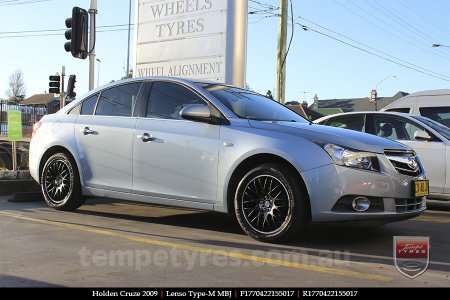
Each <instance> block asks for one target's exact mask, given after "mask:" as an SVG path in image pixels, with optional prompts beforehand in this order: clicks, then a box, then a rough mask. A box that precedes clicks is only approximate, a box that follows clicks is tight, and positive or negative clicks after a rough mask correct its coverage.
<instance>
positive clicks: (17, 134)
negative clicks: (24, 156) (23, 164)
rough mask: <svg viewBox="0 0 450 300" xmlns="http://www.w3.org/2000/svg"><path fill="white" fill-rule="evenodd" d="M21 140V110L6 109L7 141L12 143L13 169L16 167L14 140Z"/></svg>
mask: <svg viewBox="0 0 450 300" xmlns="http://www.w3.org/2000/svg"><path fill="white" fill-rule="evenodd" d="M21 140H22V112H21V111H17V110H9V111H8V141H11V143H12V165H13V171H15V170H16V169H17V149H16V142H17V141H21Z"/></svg>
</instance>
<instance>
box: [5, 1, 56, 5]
mask: <svg viewBox="0 0 450 300" xmlns="http://www.w3.org/2000/svg"><path fill="white" fill-rule="evenodd" d="M47 1H52V0H30V1H26V0H25V1H22V2H18V1H12V3H7V2H8V1H5V2H0V6H13V5H23V4H34V3H40V2H47Z"/></svg>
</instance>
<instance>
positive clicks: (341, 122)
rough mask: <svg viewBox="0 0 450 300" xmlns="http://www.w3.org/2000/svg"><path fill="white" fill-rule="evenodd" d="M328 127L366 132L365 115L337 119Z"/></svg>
mask: <svg viewBox="0 0 450 300" xmlns="http://www.w3.org/2000/svg"><path fill="white" fill-rule="evenodd" d="M327 125H328V126H333V127H339V128H344V129H350V130H355V131H361V132H364V115H357V116H342V117H335V118H332V119H331V120H329V121H328V122H327Z"/></svg>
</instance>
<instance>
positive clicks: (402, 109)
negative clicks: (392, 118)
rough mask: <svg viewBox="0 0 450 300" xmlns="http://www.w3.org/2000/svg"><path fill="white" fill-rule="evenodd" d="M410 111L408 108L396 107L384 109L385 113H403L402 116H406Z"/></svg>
mask: <svg viewBox="0 0 450 300" xmlns="http://www.w3.org/2000/svg"><path fill="white" fill-rule="evenodd" d="M410 110H411V109H410V108H409V107H396V108H390V109H386V111H393V112H399V113H404V114H408V113H409V111H410Z"/></svg>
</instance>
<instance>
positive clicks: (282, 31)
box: [275, 0, 288, 103]
mask: <svg viewBox="0 0 450 300" xmlns="http://www.w3.org/2000/svg"><path fill="white" fill-rule="evenodd" d="M287 19H288V0H280V23H279V25H278V51H277V84H276V95H275V99H276V100H277V101H278V102H280V103H284V102H285V99H284V97H285V89H284V87H285V81H286V40H287Z"/></svg>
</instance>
